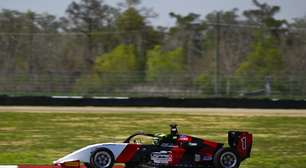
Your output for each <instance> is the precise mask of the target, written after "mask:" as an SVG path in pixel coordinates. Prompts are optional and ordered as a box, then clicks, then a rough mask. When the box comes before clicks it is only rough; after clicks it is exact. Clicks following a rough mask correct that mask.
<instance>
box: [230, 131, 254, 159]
mask: <svg viewBox="0 0 306 168" xmlns="http://www.w3.org/2000/svg"><path fill="white" fill-rule="evenodd" d="M228 144H229V146H230V147H231V148H233V149H235V150H236V151H237V153H238V154H239V156H240V160H244V159H246V158H249V157H250V156H251V150H252V145H253V135H252V134H250V133H248V132H240V131H229V132H228Z"/></svg>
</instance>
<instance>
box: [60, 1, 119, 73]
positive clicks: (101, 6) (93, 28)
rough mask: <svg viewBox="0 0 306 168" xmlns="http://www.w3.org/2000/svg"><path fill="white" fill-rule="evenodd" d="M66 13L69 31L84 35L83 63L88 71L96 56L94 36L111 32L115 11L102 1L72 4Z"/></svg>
mask: <svg viewBox="0 0 306 168" xmlns="http://www.w3.org/2000/svg"><path fill="white" fill-rule="evenodd" d="M66 13H67V18H66V19H64V20H66V21H67V20H68V22H69V21H70V24H69V29H70V30H71V31H75V32H82V33H84V34H85V35H86V38H87V52H86V53H85V63H86V69H87V70H90V69H91V68H92V65H93V64H94V60H95V55H97V52H95V50H94V49H95V47H96V42H95V39H96V37H95V35H96V33H98V32H99V31H102V30H112V29H111V28H112V27H113V23H114V20H115V18H116V15H117V10H115V9H114V8H112V7H110V6H109V5H107V4H105V3H104V1H103V0H81V1H80V2H72V3H71V4H70V5H69V7H68V9H67V10H66ZM107 42H108V41H107ZM107 42H105V44H107Z"/></svg>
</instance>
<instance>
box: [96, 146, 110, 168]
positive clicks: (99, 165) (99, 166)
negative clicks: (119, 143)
mask: <svg viewBox="0 0 306 168" xmlns="http://www.w3.org/2000/svg"><path fill="white" fill-rule="evenodd" d="M114 162H115V158H114V155H113V153H112V152H111V151H110V150H108V149H106V148H100V149H98V150H96V151H95V152H94V153H93V154H92V155H91V156H90V167H92V168H112V167H113V165H114Z"/></svg>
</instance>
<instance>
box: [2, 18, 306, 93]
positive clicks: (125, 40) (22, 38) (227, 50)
mask: <svg viewBox="0 0 306 168" xmlns="http://www.w3.org/2000/svg"><path fill="white" fill-rule="evenodd" d="M305 37H306V32H305V31H304V30H302V29H301V30H298V29H289V28H287V29H286V30H285V29H284V30H283V29H282V30H274V29H272V28H270V29H268V28H262V27H253V26H249V25H242V24H234V25H231V24H224V25H223V24H208V25H206V26H204V27H203V26H202V27H201V26H198V25H193V26H191V27H188V28H182V29H176V30H168V31H165V30H159V31H149V30H143V31H131V32H92V33H90V34H84V33H63V32H56V33H11V32H2V33H0V48H1V49H0V74H1V76H0V85H1V87H0V94H1V95H27V96H34V95H78V96H105V97H110V96H111V97H112V96H128V97H159V96H162V97H184V98H191V97H193V98H194V97H197V98H205V97H215V96H218V97H271V98H288V99H305V98H306V76H305V73H306V60H305V57H306V41H305V39H306V38H305ZM118 46H119V47H118ZM120 46H121V48H120ZM122 46H123V47H122ZM124 46H131V47H130V48H129V47H124Z"/></svg>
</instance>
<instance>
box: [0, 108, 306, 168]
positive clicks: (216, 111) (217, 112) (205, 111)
mask: <svg viewBox="0 0 306 168" xmlns="http://www.w3.org/2000/svg"><path fill="white" fill-rule="evenodd" d="M1 112H15V113H180V114H182V113H183V114H186V115H188V114H201V115H213V116H273V117H277V116H279V117H306V109H305V110H292V109H289V110H286V109H273V110H270V109H230V108H156V107H154V108H151V107H141V108H138V107H32V106H0V113H1ZM0 168H3V167H0ZM12 168H13V167H12Z"/></svg>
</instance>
